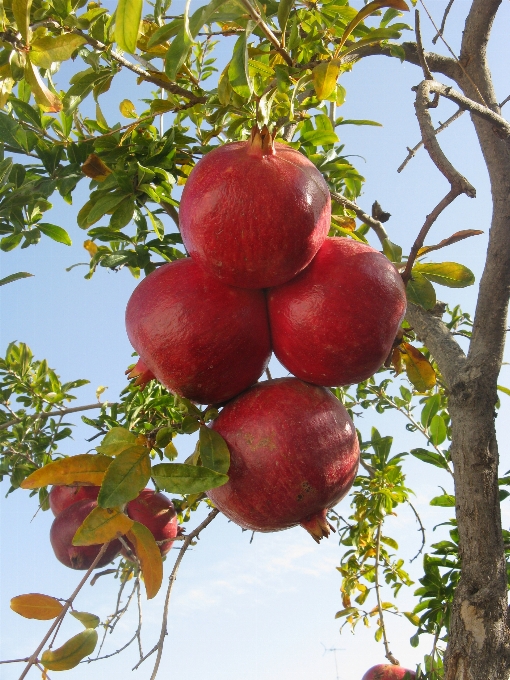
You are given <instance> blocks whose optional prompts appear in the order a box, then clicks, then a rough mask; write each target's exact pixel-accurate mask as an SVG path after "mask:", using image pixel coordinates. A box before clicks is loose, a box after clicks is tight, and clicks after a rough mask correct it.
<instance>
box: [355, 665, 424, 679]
mask: <svg viewBox="0 0 510 680" xmlns="http://www.w3.org/2000/svg"><path fill="white" fill-rule="evenodd" d="M406 673H407V676H406ZM404 678H405V680H414V678H416V673H415V672H414V671H410V670H409V669H408V668H402V666H394V665H393V664H389V663H380V664H379V665H377V666H374V667H373V668H370V669H369V670H368V671H367V672H366V673H365V675H364V676H363V677H362V678H361V680H404Z"/></svg>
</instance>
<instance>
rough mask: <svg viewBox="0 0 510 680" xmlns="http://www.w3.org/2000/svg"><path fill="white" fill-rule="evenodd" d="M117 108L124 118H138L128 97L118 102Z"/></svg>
mask: <svg viewBox="0 0 510 680" xmlns="http://www.w3.org/2000/svg"><path fill="white" fill-rule="evenodd" d="M119 110H120V112H121V113H122V115H123V116H124V118H138V116H137V114H136V109H135V105H134V104H133V102H132V101H130V100H129V99H123V100H122V101H121V103H120V104H119Z"/></svg>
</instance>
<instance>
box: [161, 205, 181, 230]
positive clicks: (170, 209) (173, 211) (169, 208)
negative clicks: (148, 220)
mask: <svg viewBox="0 0 510 680" xmlns="http://www.w3.org/2000/svg"><path fill="white" fill-rule="evenodd" d="M160 206H161V207H162V208H163V210H164V211H165V212H166V214H167V215H170V217H171V218H172V220H173V221H174V222H175V226H176V227H177V229H179V231H180V229H181V228H180V226H179V213H178V212H177V208H176V207H175V205H172V204H171V203H167V202H166V201H161V203H160Z"/></svg>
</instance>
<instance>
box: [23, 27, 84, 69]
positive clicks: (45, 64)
mask: <svg viewBox="0 0 510 680" xmlns="http://www.w3.org/2000/svg"><path fill="white" fill-rule="evenodd" d="M86 42H87V41H86V40H85V38H83V37H82V36H81V35H76V34H75V33H63V34H62V35H59V36H56V37H53V36H49V37H45V38H38V39H36V40H34V41H33V42H32V43H31V45H30V47H31V48H32V49H31V50H30V61H31V62H32V63H33V64H35V65H36V66H39V67H40V68H47V69H48V68H51V65H52V64H54V63H55V62H57V61H59V62H60V61H67V60H68V59H70V58H71V56H72V55H73V52H75V51H76V50H77V49H78V48H79V47H81V46H82V45H84V44H85V43H86Z"/></svg>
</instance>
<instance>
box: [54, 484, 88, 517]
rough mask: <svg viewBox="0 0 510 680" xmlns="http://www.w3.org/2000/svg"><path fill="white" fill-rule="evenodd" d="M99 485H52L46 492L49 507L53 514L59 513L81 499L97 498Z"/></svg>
mask: <svg viewBox="0 0 510 680" xmlns="http://www.w3.org/2000/svg"><path fill="white" fill-rule="evenodd" d="M99 489H100V487H99V486H52V487H51V491H50V493H49V494H48V500H49V503H50V509H51V511H52V513H53V514H54V515H55V517H56V516H57V515H60V513H61V512H62V510H65V509H66V508H68V507H69V506H70V505H73V504H74V503H78V501H83V500H86V499H87V500H93V501H95V500H96V499H97V496H98V494H99Z"/></svg>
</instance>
